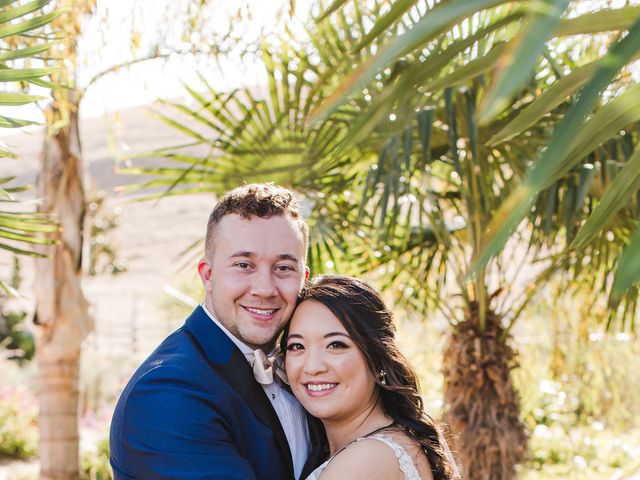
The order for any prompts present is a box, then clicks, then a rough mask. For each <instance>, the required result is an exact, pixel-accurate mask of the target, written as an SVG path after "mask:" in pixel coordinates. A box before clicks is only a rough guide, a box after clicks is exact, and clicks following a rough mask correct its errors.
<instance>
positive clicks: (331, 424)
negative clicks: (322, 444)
mask: <svg viewBox="0 0 640 480" xmlns="http://www.w3.org/2000/svg"><path fill="white" fill-rule="evenodd" d="M322 423H323V424H324V429H325V431H326V433H327V440H328V442H329V453H330V455H334V454H335V453H336V452H337V451H339V450H340V449H341V448H343V447H345V446H346V445H348V444H349V443H351V442H353V441H354V440H355V439H356V438H359V437H362V436H363V435H367V434H369V433H372V432H373V431H375V430H377V429H380V428H383V427H386V426H388V425H390V424H391V423H393V419H392V418H391V417H388V416H387V415H386V414H385V413H384V411H383V410H382V406H381V405H380V402H378V403H377V404H376V405H375V406H374V407H373V408H372V409H366V410H364V411H363V412H361V413H360V414H358V415H356V416H354V417H352V418H348V419H341V420H336V421H332V420H323V421H322Z"/></svg>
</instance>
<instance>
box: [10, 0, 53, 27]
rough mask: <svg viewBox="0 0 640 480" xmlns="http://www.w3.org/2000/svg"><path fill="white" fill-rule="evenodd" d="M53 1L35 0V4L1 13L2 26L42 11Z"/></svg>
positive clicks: (31, 3) (27, 4)
mask: <svg viewBox="0 0 640 480" xmlns="http://www.w3.org/2000/svg"><path fill="white" fill-rule="evenodd" d="M50 2H51V0H35V1H34V2H30V3H26V4H24V5H20V4H18V5H20V6H18V7H15V8H9V9H6V10H3V11H0V24H2V23H7V22H10V21H11V20H15V19H16V18H20V17H24V16H25V15H28V14H29V13H32V12H35V11H36V10H40V9H41V8H42V7H44V6H46V5H47V4H49V3H50Z"/></svg>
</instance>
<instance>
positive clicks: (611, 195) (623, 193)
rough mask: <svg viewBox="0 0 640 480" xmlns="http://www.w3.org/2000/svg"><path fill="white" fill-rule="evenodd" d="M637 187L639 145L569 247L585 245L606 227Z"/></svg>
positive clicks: (638, 184) (639, 176)
mask: <svg viewBox="0 0 640 480" xmlns="http://www.w3.org/2000/svg"><path fill="white" fill-rule="evenodd" d="M638 189H640V147H639V148H637V149H636V151H635V152H634V154H633V155H632V156H631V158H630V159H629V160H628V161H627V162H626V163H625V165H624V167H622V170H620V171H619V172H618V174H617V175H616V177H615V178H614V179H613V181H612V182H611V185H609V188H608V190H607V191H606V193H605V194H604V196H603V197H602V200H601V201H600V203H598V205H597V206H596V208H595V209H594V210H593V213H592V214H591V215H590V216H589V218H588V219H587V221H586V223H585V224H584V225H583V226H582V228H580V230H579V231H578V234H577V235H576V237H575V238H574V239H573V242H572V243H571V245H570V247H569V248H571V249H578V248H583V247H585V246H586V245H587V244H588V243H589V242H590V241H591V240H593V238H594V237H595V236H596V235H597V234H598V232H599V231H600V230H602V229H604V228H607V226H608V225H609V224H610V223H611V221H613V219H614V218H615V216H616V214H617V213H618V212H619V211H620V210H621V209H622V208H624V207H625V206H626V205H628V204H629V201H630V200H631V198H632V197H633V194H634V193H635V192H637V191H638Z"/></svg>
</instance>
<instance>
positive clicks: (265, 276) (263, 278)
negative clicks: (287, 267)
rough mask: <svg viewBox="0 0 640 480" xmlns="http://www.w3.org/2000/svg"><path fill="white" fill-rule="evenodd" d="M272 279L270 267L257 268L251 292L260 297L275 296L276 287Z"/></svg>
mask: <svg viewBox="0 0 640 480" xmlns="http://www.w3.org/2000/svg"><path fill="white" fill-rule="evenodd" d="M274 280H275V279H274V278H273V272H272V271H271V270H270V269H267V268H264V269H259V270H258V271H257V272H256V274H255V275H254V277H253V283H252V285H251V293H252V294H253V295H257V296H260V297H273V296H275V295H276V292H277V288H276V284H275V281H274Z"/></svg>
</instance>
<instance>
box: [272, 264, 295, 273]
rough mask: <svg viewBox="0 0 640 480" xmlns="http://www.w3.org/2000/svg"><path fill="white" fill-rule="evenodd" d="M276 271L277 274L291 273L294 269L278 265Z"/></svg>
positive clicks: (289, 266)
mask: <svg viewBox="0 0 640 480" xmlns="http://www.w3.org/2000/svg"><path fill="white" fill-rule="evenodd" d="M276 270H278V271H279V272H293V271H294V268H293V267H292V266H291V265H278V266H277V267H276Z"/></svg>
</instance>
